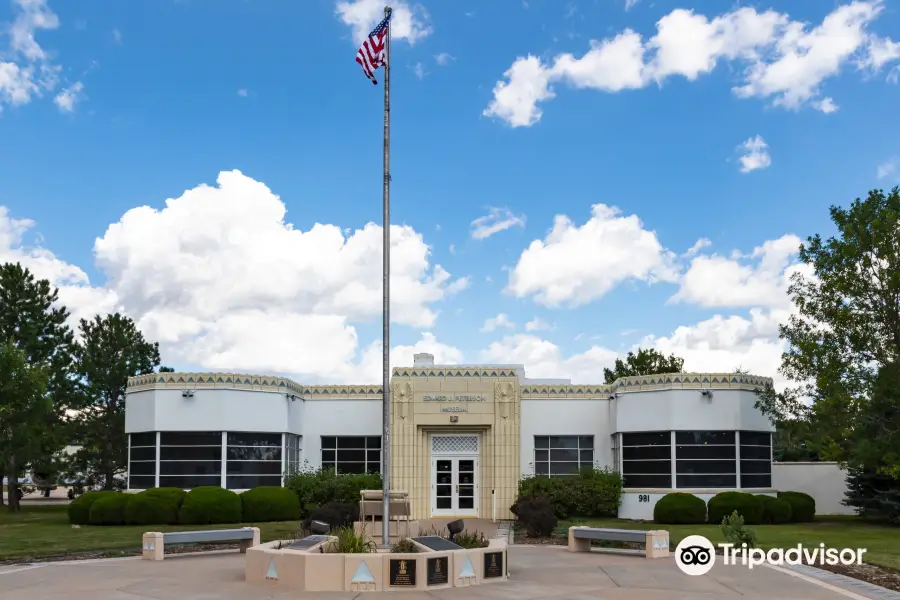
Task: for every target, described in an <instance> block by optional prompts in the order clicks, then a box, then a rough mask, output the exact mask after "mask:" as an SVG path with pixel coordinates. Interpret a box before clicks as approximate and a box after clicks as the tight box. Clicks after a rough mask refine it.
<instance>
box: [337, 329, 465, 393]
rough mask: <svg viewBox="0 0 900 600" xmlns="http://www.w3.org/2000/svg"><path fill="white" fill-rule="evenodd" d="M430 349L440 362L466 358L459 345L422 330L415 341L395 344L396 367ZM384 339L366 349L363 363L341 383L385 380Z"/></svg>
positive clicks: (392, 359)
mask: <svg viewBox="0 0 900 600" xmlns="http://www.w3.org/2000/svg"><path fill="white" fill-rule="evenodd" d="M422 352H427V353H428V354H431V355H433V356H434V363H435V364H436V365H458V364H462V362H463V353H462V351H461V350H459V349H458V348H455V347H453V346H449V345H447V344H444V343H442V342H439V341H438V340H437V338H436V337H435V336H434V334H432V333H429V332H424V333H422V337H421V338H420V339H419V340H418V341H416V343H415V344H413V345H411V346H409V345H400V346H393V347H391V354H390V364H391V368H393V367H409V366H412V363H413V355H415V354H420V353H422ZM382 369H383V363H382V343H381V340H376V341H374V342H372V343H371V344H369V345H368V346H367V347H366V348H365V349H364V350H363V352H362V357H361V359H360V361H359V364H357V365H354V366H353V367H352V368H351V369H350V370H349V371H348V373H347V374H346V376H345V377H344V379H342V380H339V381H340V382H341V383H356V382H359V383H368V384H376V383H378V384H380V383H381V381H382Z"/></svg>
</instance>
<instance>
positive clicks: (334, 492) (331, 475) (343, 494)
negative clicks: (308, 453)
mask: <svg viewBox="0 0 900 600" xmlns="http://www.w3.org/2000/svg"><path fill="white" fill-rule="evenodd" d="M284 487H286V488H288V489H289V490H291V491H293V492H294V493H295V494H296V495H297V499H298V500H299V501H300V516H301V517H302V518H304V519H306V518H308V517H309V515H310V512H311V511H312V510H313V509H314V508H317V507H319V506H325V505H326V504H329V503H338V504H356V505H358V504H359V500H360V497H359V493H360V492H361V491H362V490H380V489H381V474H380V473H365V474H361V475H337V474H335V472H334V469H321V470H313V469H307V470H302V471H300V472H298V473H294V474H292V475H290V476H288V477H287V478H286V480H285V482H284Z"/></svg>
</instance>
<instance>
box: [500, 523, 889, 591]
mask: <svg viewBox="0 0 900 600" xmlns="http://www.w3.org/2000/svg"><path fill="white" fill-rule="evenodd" d="M514 540H515V543H516V544H520V545H529V546H565V545H567V544H568V537H567V536H566V535H565V534H561V533H554V534H553V535H552V536H550V537H530V536H528V535H526V534H525V532H524V531H521V530H518V531H516V532H515V537H514ZM597 546H600V547H606V548H624V549H636V550H642V549H643V546H642V545H640V544H628V543H615V542H609V543H601V544H597ZM810 566H812V567H816V568H817V569H822V570H823V571H829V572H831V573H837V574H838V575H844V576H846V577H852V578H853V579H858V580H859V581H865V582H866V583H871V584H873V585H880V586H881V587H883V588H887V589H889V590H893V591H895V592H900V571H895V570H893V569H889V568H887V567H880V566H878V565H871V564H868V563H863V564H862V565H859V566H857V565H850V566H845V565H834V566H831V565H819V564H812V565H810Z"/></svg>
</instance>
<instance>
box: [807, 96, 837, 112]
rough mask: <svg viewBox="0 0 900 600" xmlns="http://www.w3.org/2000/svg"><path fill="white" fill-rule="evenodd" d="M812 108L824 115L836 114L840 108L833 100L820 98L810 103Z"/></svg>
mask: <svg viewBox="0 0 900 600" xmlns="http://www.w3.org/2000/svg"><path fill="white" fill-rule="evenodd" d="M812 106H813V108H815V109H816V110H818V111H820V112H823V113H825V114H826V115H830V114H831V113H833V112H837V110H838V109H839V108H840V106H838V105H837V104H835V103H834V99H833V98H822V99H821V100H816V101H815V102H813V103H812Z"/></svg>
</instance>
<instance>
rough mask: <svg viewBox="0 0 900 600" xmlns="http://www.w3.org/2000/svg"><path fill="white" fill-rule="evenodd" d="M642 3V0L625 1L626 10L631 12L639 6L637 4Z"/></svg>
mask: <svg viewBox="0 0 900 600" xmlns="http://www.w3.org/2000/svg"><path fill="white" fill-rule="evenodd" d="M640 1H641V0H625V10H631V9H632V8H634V7H635V6H637V3H638V2H640Z"/></svg>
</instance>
